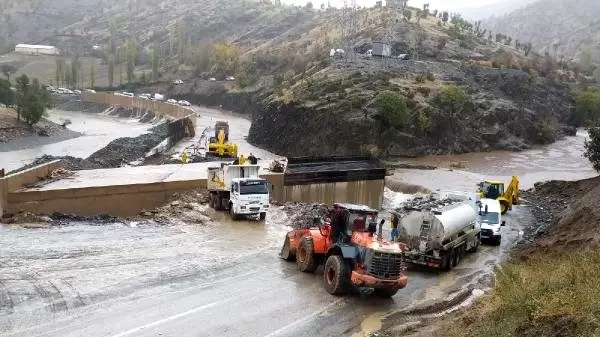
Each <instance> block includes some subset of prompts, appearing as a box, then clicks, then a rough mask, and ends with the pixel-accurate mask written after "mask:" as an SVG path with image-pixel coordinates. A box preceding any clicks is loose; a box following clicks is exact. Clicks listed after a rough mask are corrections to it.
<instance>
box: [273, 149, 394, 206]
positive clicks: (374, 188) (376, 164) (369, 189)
mask: <svg viewBox="0 0 600 337" xmlns="http://www.w3.org/2000/svg"><path fill="white" fill-rule="evenodd" d="M385 176H386V170H385V167H384V166H383V164H382V163H381V161H380V160H378V159H376V158H373V157H369V156H330V157H297V158H288V162H287V167H286V169H285V173H284V175H283V191H282V192H281V193H282V197H283V200H285V201H291V202H318V203H324V204H333V203H335V202H344V203H355V204H363V205H368V206H370V207H373V208H375V209H380V208H381V206H382V204H383V189H384V187H385Z"/></svg>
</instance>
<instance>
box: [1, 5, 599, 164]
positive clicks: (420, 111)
mask: <svg viewBox="0 0 600 337" xmlns="http://www.w3.org/2000/svg"><path fill="white" fill-rule="evenodd" d="M32 1H36V0H32ZM73 1H74V0H62V1H60V3H61V4H63V5H66V3H69V2H71V3H72V2H73ZM81 1H83V2H84V3H87V2H86V1H85V0H81ZM99 3H102V4H104V5H102V6H101V7H102V8H101V9H102V10H96V11H91V12H89V13H88V12H86V13H79V14H80V15H81V17H80V19H79V20H78V21H76V22H72V23H70V22H67V25H65V26H64V27H62V28H60V29H58V32H59V33H61V34H63V35H66V36H59V37H57V36H54V37H46V38H45V39H44V41H47V42H48V43H54V42H56V43H55V44H56V45H57V46H59V47H60V48H61V50H62V51H63V53H64V54H65V55H67V56H63V57H60V58H59V59H58V60H56V62H55V63H56V66H55V67H54V69H53V70H54V73H55V74H54V76H52V75H51V74H50V76H48V73H49V72H48V71H47V70H46V76H44V77H43V78H46V79H48V80H49V81H51V82H52V83H57V84H59V85H68V86H87V85H88V84H90V85H91V82H95V85H96V86H108V87H112V88H115V87H119V86H121V85H125V86H130V87H131V88H129V89H132V90H135V88H136V87H137V88H140V89H139V91H144V92H145V91H149V90H160V91H165V90H166V91H168V92H167V93H168V94H170V95H171V96H174V97H176V98H182V99H183V98H184V99H188V100H190V101H191V102H194V103H197V104H208V105H223V106H224V107H226V108H229V109H233V110H236V111H238V112H242V113H248V114H252V118H253V123H252V127H251V130H250V135H249V139H250V140H251V141H252V142H253V143H255V144H257V145H262V146H264V147H266V148H268V149H270V150H272V151H275V152H277V153H280V154H283V155H307V154H334V153H335V154H355V153H360V152H368V153H374V154H379V155H383V156H394V155H399V156H415V155H423V154H428V153H448V152H470V151H483V150H488V149H508V150H521V149H524V148H527V147H528V146H530V145H533V144H546V143H549V142H553V141H554V140H556V139H558V138H560V137H561V136H563V135H564V134H566V133H570V132H572V129H570V128H567V127H566V126H565V125H566V124H567V123H569V122H570V121H572V120H573V117H572V115H573V112H574V104H573V99H572V96H571V89H572V88H571V87H570V85H571V84H573V83H575V82H576V81H577V77H576V76H574V75H573V73H572V72H571V71H570V70H568V69H560V66H559V64H558V63H557V62H556V60H555V59H554V58H553V57H552V56H551V55H546V56H540V55H538V54H536V53H532V52H531V50H530V49H528V47H527V44H526V43H525V42H523V43H520V44H519V45H518V48H517V47H515V43H514V42H515V41H513V40H512V38H511V39H509V38H508V37H507V36H501V37H498V36H494V35H492V33H491V32H490V31H489V30H487V29H485V28H484V27H483V26H482V25H481V24H480V23H475V24H473V23H469V22H467V21H465V20H463V19H462V18H461V17H460V16H459V15H451V14H449V13H444V12H438V11H437V10H435V9H433V8H431V9H430V8H425V9H417V8H409V9H407V10H406V11H405V12H404V13H403V15H396V13H393V12H392V11H390V10H388V9H385V8H363V9H359V10H357V12H356V32H355V33H353V34H351V35H350V36H348V39H347V41H343V36H342V26H341V25H340V22H341V17H342V11H341V10H336V9H333V8H332V9H326V8H322V9H316V8H311V6H306V7H290V6H282V5H279V4H271V3H267V2H265V1H262V2H243V1H237V0H225V1H219V2H214V1H207V0H199V1H192V0H175V1H169V2H165V1H156V0H137V1H128V2H125V3H123V2H122V3H118V4H117V3H115V2H114V1H112V0H104V1H102V2H99ZM90 5H91V3H90ZM409 5H410V2H409ZM98 6H100V5H98ZM85 8H86V7H85V6H82V7H81V9H78V8H77V7H76V6H75V7H73V8H72V9H71V11H72V12H77V11H80V10H81V11H84V10H86V9H85ZM41 10H42V9H38V11H41ZM390 27H392V28H393V29H392V30H391V31H390ZM70 34H71V35H70ZM72 35H77V36H72ZM80 36H83V37H84V39H85V43H81V44H80V43H78V42H77V41H79V39H80ZM382 40H389V41H391V47H392V54H393V55H392V56H393V57H392V58H384V59H381V58H377V57H375V58H369V57H366V56H365V53H366V52H367V51H368V50H369V49H372V48H373V42H374V41H382ZM347 43H351V46H350V48H348V47H349V46H348V44H347ZM92 46H96V48H92ZM332 48H334V49H338V48H342V49H346V52H345V53H344V54H343V56H341V57H338V56H337V55H336V56H335V57H330V56H329V51H330V49H332ZM399 55H402V59H400V58H398V56H399ZM83 56H85V57H96V58H97V59H98V60H101V61H100V63H99V64H97V63H95V62H89V61H87V62H84V60H89V59H86V58H83ZM0 63H2V60H1V59H0ZM92 64H93V65H92ZM87 67H89V69H86V68H87ZM22 68H27V67H26V66H24V67H22ZM29 68H30V69H34V68H36V67H34V66H29ZM230 75H234V76H235V77H236V82H235V83H233V82H221V81H216V82H211V81H208V79H209V78H210V77H215V78H217V79H219V80H222V79H224V78H225V77H226V76H230ZM39 77H41V78H42V76H39ZM92 78H93V79H97V80H94V81H92V80H91V79H92ZM176 78H181V79H183V80H184V82H185V84H183V85H170V84H167V83H170V82H171V80H173V79H176ZM144 87H146V88H144ZM156 92H159V91H156ZM390 102H392V103H390ZM394 102H403V103H402V104H401V105H402V108H401V109H396V108H391V107H392V106H394V105H395V103H394ZM404 105H405V108H404ZM398 114H400V115H398ZM585 116H587V115H583V117H581V118H577V120H581V119H582V118H584V117H585ZM581 123H583V122H581ZM573 124H575V123H573Z"/></svg>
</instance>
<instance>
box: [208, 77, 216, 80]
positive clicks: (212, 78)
mask: <svg viewBox="0 0 600 337" xmlns="http://www.w3.org/2000/svg"><path fill="white" fill-rule="evenodd" d="M208 80H209V81H216V80H217V79H216V78H214V77H211V78H209V79H208Z"/></svg>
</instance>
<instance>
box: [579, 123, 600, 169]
mask: <svg viewBox="0 0 600 337" xmlns="http://www.w3.org/2000/svg"><path fill="white" fill-rule="evenodd" d="M587 131H588V133H589V135H590V140H586V141H585V153H584V154H583V155H584V156H585V157H586V158H587V159H588V160H589V161H590V162H591V163H592V166H593V167H594V170H596V171H598V172H600V128H589V129H587Z"/></svg>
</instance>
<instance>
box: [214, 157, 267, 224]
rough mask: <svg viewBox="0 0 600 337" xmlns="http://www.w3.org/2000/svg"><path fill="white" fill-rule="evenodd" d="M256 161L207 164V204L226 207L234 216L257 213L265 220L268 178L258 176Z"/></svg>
mask: <svg viewBox="0 0 600 337" xmlns="http://www.w3.org/2000/svg"><path fill="white" fill-rule="evenodd" d="M259 171H260V166H259V165H232V164H225V163H222V164H221V166H220V167H209V168H208V179H207V183H206V185H207V189H208V192H209V196H210V200H209V201H210V206H211V207H212V208H214V209H215V210H228V211H229V214H230V215H231V218H232V219H233V220H237V219H240V218H242V217H245V216H248V215H256V216H258V217H259V218H260V220H265V218H266V216H267V212H268V210H269V200H270V199H269V186H268V182H267V181H266V180H265V179H263V178H261V177H260V176H259Z"/></svg>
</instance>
